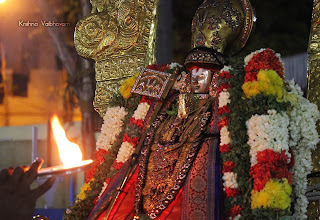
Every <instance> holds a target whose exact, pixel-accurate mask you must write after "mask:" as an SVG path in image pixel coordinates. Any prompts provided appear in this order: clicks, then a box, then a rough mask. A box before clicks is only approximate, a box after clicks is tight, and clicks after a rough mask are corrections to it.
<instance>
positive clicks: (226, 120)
mask: <svg viewBox="0 0 320 220" xmlns="http://www.w3.org/2000/svg"><path fill="white" fill-rule="evenodd" d="M228 122H229V118H227V117H224V118H222V119H221V120H220V121H219V122H218V127H219V129H221V128H223V127H224V126H227V125H228Z"/></svg>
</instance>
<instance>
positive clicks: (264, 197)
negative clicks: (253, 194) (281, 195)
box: [257, 191, 270, 208]
mask: <svg viewBox="0 0 320 220" xmlns="http://www.w3.org/2000/svg"><path fill="white" fill-rule="evenodd" d="M269 202H270V195H269V194H268V193H267V192H265V191H260V192H259V193H258V198H257V205H258V207H264V208H267V206H268V204H269Z"/></svg>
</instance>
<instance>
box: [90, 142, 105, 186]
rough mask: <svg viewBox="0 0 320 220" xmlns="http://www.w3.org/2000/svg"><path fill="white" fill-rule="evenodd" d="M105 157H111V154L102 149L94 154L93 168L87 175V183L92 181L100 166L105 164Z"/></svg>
mask: <svg viewBox="0 0 320 220" xmlns="http://www.w3.org/2000/svg"><path fill="white" fill-rule="evenodd" d="M104 155H109V152H108V151H106V150H104V149H101V148H99V149H98V150H97V151H95V152H94V153H93V164H92V166H91V168H90V169H89V170H88V171H86V173H85V183H89V182H90V180H91V179H92V178H93V176H94V175H95V173H96V172H97V169H98V166H99V165H100V164H101V163H103V162H104V160H105V158H104Z"/></svg>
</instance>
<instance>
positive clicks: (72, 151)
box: [51, 115, 82, 168]
mask: <svg viewBox="0 0 320 220" xmlns="http://www.w3.org/2000/svg"><path fill="white" fill-rule="evenodd" d="M51 126H52V131H53V136H54V139H55V141H56V143H57V145H58V150H59V155H60V159H61V161H62V163H63V165H64V167H66V168H69V167H72V166H74V165H76V164H77V163H79V162H80V161H81V160H82V153H81V151H80V148H79V146H78V145H77V144H75V143H72V142H70V141H69V140H68V139H67V137H66V133H65V131H64V129H63V127H62V126H61V124H60V122H59V119H58V117H57V116H56V115H54V116H53V118H52V119H51Z"/></svg>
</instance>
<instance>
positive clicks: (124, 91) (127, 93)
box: [120, 74, 138, 99]
mask: <svg viewBox="0 0 320 220" xmlns="http://www.w3.org/2000/svg"><path fill="white" fill-rule="evenodd" d="M137 77H138V74H136V75H134V76H131V77H129V78H127V79H126V80H125V81H123V83H122V84H121V87H120V94H121V95H122V97H123V98H124V99H128V98H130V97H131V90H132V87H133V85H134V83H135V82H136V80H137Z"/></svg>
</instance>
